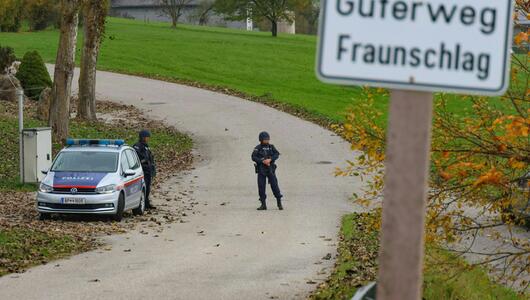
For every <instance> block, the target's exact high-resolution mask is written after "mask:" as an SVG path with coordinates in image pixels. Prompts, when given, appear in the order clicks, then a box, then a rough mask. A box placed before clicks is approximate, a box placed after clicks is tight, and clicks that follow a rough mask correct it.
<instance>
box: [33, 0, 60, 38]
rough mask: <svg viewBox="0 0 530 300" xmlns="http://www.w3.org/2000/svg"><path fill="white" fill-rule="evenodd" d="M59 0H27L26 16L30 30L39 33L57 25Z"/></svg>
mask: <svg viewBox="0 0 530 300" xmlns="http://www.w3.org/2000/svg"><path fill="white" fill-rule="evenodd" d="M58 10H59V6H58V1H57V0H26V7H25V16H26V18H27V20H28V23H29V29H30V30H32V31H39V30H44V29H46V28H47V27H48V26H49V25H51V24H55V23H56V22H57V19H58V16H59V12H58Z"/></svg>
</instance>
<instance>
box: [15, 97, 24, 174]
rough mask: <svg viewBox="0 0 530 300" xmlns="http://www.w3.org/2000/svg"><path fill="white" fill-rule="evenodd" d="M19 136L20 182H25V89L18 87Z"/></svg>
mask: <svg viewBox="0 0 530 300" xmlns="http://www.w3.org/2000/svg"><path fill="white" fill-rule="evenodd" d="M17 95H18V138H19V142H18V144H19V147H18V148H19V164H20V182H22V183H24V136H23V135H22V131H23V130H24V90H23V89H18V90H17Z"/></svg>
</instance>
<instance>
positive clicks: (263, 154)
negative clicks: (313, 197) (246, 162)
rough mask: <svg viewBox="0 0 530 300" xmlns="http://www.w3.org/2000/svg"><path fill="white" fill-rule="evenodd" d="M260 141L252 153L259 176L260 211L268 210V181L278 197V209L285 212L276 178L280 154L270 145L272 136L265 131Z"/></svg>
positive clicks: (260, 136) (261, 134) (260, 135)
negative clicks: (277, 161)
mask: <svg viewBox="0 0 530 300" xmlns="http://www.w3.org/2000/svg"><path fill="white" fill-rule="evenodd" d="M259 141H260V144H259V145H257V146H256V147H255V148H254V151H253V152H252V160H253V161H254V162H255V167H256V173H257V174H258V191H259V201H260V202H261V206H260V207H259V208H258V210H266V209H267V203H266V202H265V199H266V198H267V194H266V193H265V187H266V183H267V179H268V180H269V184H270V185H271V189H272V192H273V194H274V197H276V203H277V204H278V209H280V210H283V206H282V197H283V196H282V193H281V192H280V187H279V186H278V178H276V160H278V158H279V157H280V152H278V150H276V147H274V145H272V144H269V141H270V135H269V134H268V133H267V132H265V131H264V132H261V133H260V134H259Z"/></svg>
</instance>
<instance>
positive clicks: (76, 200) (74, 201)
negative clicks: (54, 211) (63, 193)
mask: <svg viewBox="0 0 530 300" xmlns="http://www.w3.org/2000/svg"><path fill="white" fill-rule="evenodd" d="M63 204H85V198H73V197H64V198H63Z"/></svg>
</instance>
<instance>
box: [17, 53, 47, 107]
mask: <svg viewBox="0 0 530 300" xmlns="http://www.w3.org/2000/svg"><path fill="white" fill-rule="evenodd" d="M17 78H18V79H19V80H20V83H21V84H22V87H23V88H24V92H25V94H26V96H28V97H29V98H32V99H34V100H38V99H39V95H40V93H41V92H42V90H43V89H45V88H46V87H51V86H52V79H51V78H50V74H49V73H48V70H47V69H46V66H45V65H44V61H43V60H42V57H41V56H40V55H39V53H38V52H37V51H30V52H27V53H26V54H25V55H24V58H22V63H21V64H20V69H19V70H18V73H17Z"/></svg>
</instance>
